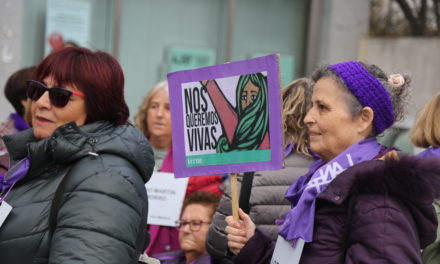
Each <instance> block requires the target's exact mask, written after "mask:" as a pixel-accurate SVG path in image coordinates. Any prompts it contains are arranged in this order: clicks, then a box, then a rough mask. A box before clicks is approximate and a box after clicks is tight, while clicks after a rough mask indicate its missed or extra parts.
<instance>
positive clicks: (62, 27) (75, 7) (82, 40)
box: [44, 0, 92, 55]
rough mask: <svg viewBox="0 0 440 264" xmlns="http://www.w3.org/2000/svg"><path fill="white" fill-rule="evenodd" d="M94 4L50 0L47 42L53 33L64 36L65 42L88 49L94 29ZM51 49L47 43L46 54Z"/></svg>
mask: <svg viewBox="0 0 440 264" xmlns="http://www.w3.org/2000/svg"><path fill="white" fill-rule="evenodd" d="M91 17H92V3H91V1H87V0H76V1H71V0H48V1H47V14H46V40H47V39H48V38H49V36H50V34H51V33H54V32H58V33H61V34H62V35H63V38H64V41H74V42H75V43H76V44H78V45H79V46H84V47H88V46H89V44H90V32H91V28H92V23H91ZM50 50H51V48H50V46H49V45H48V43H47V41H46V42H45V48H44V54H45V55H47V54H49V52H50Z"/></svg>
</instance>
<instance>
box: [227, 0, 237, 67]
mask: <svg viewBox="0 0 440 264" xmlns="http://www.w3.org/2000/svg"><path fill="white" fill-rule="evenodd" d="M236 6H237V2H236V0H229V1H228V21H227V25H228V29H227V30H228V31H227V33H226V54H225V55H226V56H225V58H226V61H231V60H232V48H233V45H234V26H235V10H236Z"/></svg>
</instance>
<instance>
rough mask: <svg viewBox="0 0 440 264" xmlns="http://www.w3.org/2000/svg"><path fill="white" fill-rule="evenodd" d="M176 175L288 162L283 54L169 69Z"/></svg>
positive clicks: (274, 167) (268, 167)
mask: <svg viewBox="0 0 440 264" xmlns="http://www.w3.org/2000/svg"><path fill="white" fill-rule="evenodd" d="M168 83H169V90H170V92H169V93H170V107H171V120H172V127H173V153H174V157H173V158H174V173H175V176H176V177H188V176H198V175H206V174H220V173H238V172H246V171H261V170H277V169H280V168H282V164H283V155H282V153H283V151H282V149H283V148H282V133H281V98H280V76H279V56H278V55H277V54H272V55H268V56H264V57H259V58H254V59H249V60H244V61H237V62H232V63H227V64H221V65H215V66H210V67H204V68H199V69H194V70H185V71H178V72H173V73H169V74H168Z"/></svg>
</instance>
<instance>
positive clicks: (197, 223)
mask: <svg viewBox="0 0 440 264" xmlns="http://www.w3.org/2000/svg"><path fill="white" fill-rule="evenodd" d="M203 224H208V225H209V224H211V222H204V221H201V220H193V221H183V220H180V221H179V222H178V226H177V228H178V229H182V228H185V226H187V225H189V229H191V231H193V232H197V231H199V230H200V228H201V227H202V225H203Z"/></svg>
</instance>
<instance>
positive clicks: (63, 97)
mask: <svg viewBox="0 0 440 264" xmlns="http://www.w3.org/2000/svg"><path fill="white" fill-rule="evenodd" d="M26 84H27V86H26V93H27V96H28V97H29V98H30V99H32V101H37V100H38V99H40V97H41V96H42V95H43V94H44V93H45V92H46V91H47V92H49V99H50V103H51V104H52V105H53V106H55V107H65V106H66V105H67V103H68V102H69V99H70V97H71V96H72V95H76V96H79V97H83V98H84V97H85V95H84V94H82V93H75V92H72V91H70V90H67V89H65V88H61V87H53V88H49V87H47V86H46V85H45V84H44V83H41V82H39V81H34V80H29V81H27V82H26Z"/></svg>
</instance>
